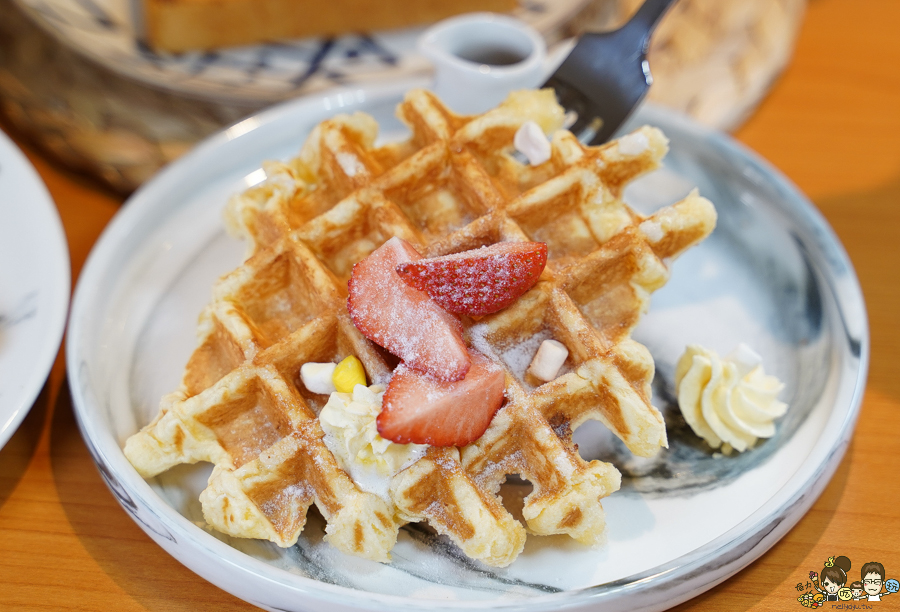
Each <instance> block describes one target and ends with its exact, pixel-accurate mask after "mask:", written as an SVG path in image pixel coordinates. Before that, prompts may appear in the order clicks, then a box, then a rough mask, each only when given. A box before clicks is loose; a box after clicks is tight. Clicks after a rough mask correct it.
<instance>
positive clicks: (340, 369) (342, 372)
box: [331, 355, 366, 393]
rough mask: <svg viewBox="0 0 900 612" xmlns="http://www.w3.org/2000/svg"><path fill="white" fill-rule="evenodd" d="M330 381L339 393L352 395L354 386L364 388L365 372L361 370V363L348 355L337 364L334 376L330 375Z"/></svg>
mask: <svg viewBox="0 0 900 612" xmlns="http://www.w3.org/2000/svg"><path fill="white" fill-rule="evenodd" d="M331 380H332V382H334V387H335V389H337V390H338V392H339V393H353V387H355V386H356V385H363V386H365V384H366V371H365V370H363V365H362V362H360V360H359V359H357V358H356V357H354V356H353V355H350V356H349V357H347V358H346V359H344V360H343V361H342V362H340V363H339V364H337V367H336V368H335V369H334V374H332V375H331Z"/></svg>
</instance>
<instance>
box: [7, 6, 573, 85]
mask: <svg viewBox="0 0 900 612" xmlns="http://www.w3.org/2000/svg"><path fill="white" fill-rule="evenodd" d="M15 1H16V3H17V4H18V5H19V6H21V7H22V8H23V9H25V11H26V12H27V13H28V14H29V15H31V16H32V17H33V18H34V19H35V20H36V21H37V22H38V23H39V24H40V25H41V26H43V27H44V28H45V29H46V30H47V31H49V32H50V33H51V34H53V35H54V36H56V37H57V38H59V39H60V40H62V41H64V42H65V43H67V44H68V45H70V46H71V47H73V48H74V49H76V50H77V51H79V52H81V53H82V54H84V55H86V56H87V57H90V58H92V59H94V60H95V61H97V62H99V63H101V64H103V65H104V66H106V67H107V68H110V69H112V70H115V71H116V72H118V73H120V74H124V75H125V76H128V77H131V78H134V79H137V80H139V81H143V82H145V83H149V84H151V85H154V86H156V87H160V88H163V89H167V90H170V91H175V92H178V93H186V94H190V95H194V96H201V97H203V98H205V99H209V100H213V101H216V102H224V101H227V100H229V99H230V100H236V101H244V102H248V101H250V102H273V101H277V100H284V99H287V98H293V97H296V96H298V95H302V94H307V93H310V92H313V91H321V90H323V89H326V88H332V87H335V86H353V85H364V84H372V83H375V82H382V81H387V80H397V79H401V78H410V77H413V76H420V77H422V76H425V75H428V74H430V72H431V64H430V63H429V62H428V61H427V60H426V59H425V58H424V57H422V56H421V55H420V54H419V53H418V52H417V51H416V39H417V38H418V36H419V34H421V32H422V31H423V29H422V28H407V29H401V30H392V31H387V32H375V33H372V34H364V35H348V36H340V37H337V38H334V39H332V38H307V39H300V40H293V41H282V42H278V43H271V44H265V45H249V46H243V47H232V48H227V49H221V50H218V51H214V52H208V53H207V52H202V53H201V52H195V53H179V54H171V53H155V52H153V51H152V50H151V49H150V48H149V47H147V45H146V44H144V43H143V42H142V40H141V23H140V17H138V16H137V15H136V8H135V7H138V6H139V5H140V3H139V2H134V1H133V0H15ZM585 2H586V0H527V1H523V2H521V3H520V7H519V8H518V9H517V10H516V11H515V12H514V15H515V16H516V17H518V18H520V19H522V20H523V21H525V22H527V23H528V24H530V25H532V26H534V27H535V28H536V29H537V30H538V31H539V32H541V33H542V34H550V33H551V32H552V31H554V30H555V29H557V28H559V27H561V26H562V25H563V24H564V23H565V22H566V21H567V20H568V19H570V18H571V17H572V16H573V15H574V14H575V13H576V12H577V11H578V9H580V8H581V7H583V6H584V4H585Z"/></svg>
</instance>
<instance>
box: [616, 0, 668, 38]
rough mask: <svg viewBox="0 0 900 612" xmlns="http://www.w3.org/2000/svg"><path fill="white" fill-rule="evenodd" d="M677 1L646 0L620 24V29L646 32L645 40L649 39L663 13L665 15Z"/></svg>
mask: <svg viewBox="0 0 900 612" xmlns="http://www.w3.org/2000/svg"><path fill="white" fill-rule="evenodd" d="M677 1H678V0H646V1H645V2H644V3H643V4H642V5H641V8H639V9H638V10H637V12H636V13H635V14H634V15H632V17H631V19H629V20H628V23H626V24H625V25H624V26H622V28H621V29H622V30H625V29H629V30H637V31H643V32H646V33H647V34H646V36H647V40H649V39H650V34H652V33H653V30H655V29H656V26H657V24H658V23H659V21H660V20H661V19H662V17H663V15H665V14H666V12H667V11H668V10H669V9H670V8H671V7H672V5H673V4H675V3H676V2H677Z"/></svg>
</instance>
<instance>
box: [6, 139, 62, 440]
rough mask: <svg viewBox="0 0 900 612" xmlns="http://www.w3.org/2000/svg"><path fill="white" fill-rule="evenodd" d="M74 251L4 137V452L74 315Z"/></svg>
mask: <svg viewBox="0 0 900 612" xmlns="http://www.w3.org/2000/svg"><path fill="white" fill-rule="evenodd" d="M69 287H70V285H69V248H68V245H67V244H66V236H65V234H64V233H63V229H62V224H61V223H60V221H59V215H58V214H57V212H56V206H55V205H54V204H53V200H52V199H51V198H50V194H49V193H48V192H47V188H46V187H45V186H44V183H42V182H41V179H40V177H39V176H38V173H37V172H36V171H35V169H34V168H33V167H32V165H31V164H30V163H29V162H28V160H27V159H26V158H25V155H23V154H22V152H21V151H20V150H19V149H18V148H17V147H16V145H15V144H13V142H12V141H11V140H10V139H9V138H8V137H7V136H6V134H4V133H3V132H0V448H2V447H3V445H4V444H6V442H7V440H9V438H10V436H12V435H13V433H14V432H15V431H16V428H17V427H18V426H19V423H21V422H22V419H24V418H25V415H26V414H28V411H29V410H30V409H31V405H32V404H33V403H34V400H35V399H36V398H37V396H38V393H40V391H41V388H42V387H43V386H44V382H45V381H46V379H47V374H48V373H49V372H50V368H51V366H52V365H53V360H54V358H55V357H56V352H57V351H58V350H59V343H60V341H61V340H62V334H63V328H64V326H65V322H66V311H67V309H68V307H69Z"/></svg>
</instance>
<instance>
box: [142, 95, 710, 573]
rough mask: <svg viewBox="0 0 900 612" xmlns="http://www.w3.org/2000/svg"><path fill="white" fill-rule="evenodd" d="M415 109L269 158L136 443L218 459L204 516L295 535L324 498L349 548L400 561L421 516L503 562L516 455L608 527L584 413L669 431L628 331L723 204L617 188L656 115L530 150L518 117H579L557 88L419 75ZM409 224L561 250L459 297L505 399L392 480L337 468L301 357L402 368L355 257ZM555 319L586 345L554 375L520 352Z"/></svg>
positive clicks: (655, 442)
mask: <svg viewBox="0 0 900 612" xmlns="http://www.w3.org/2000/svg"><path fill="white" fill-rule="evenodd" d="M398 115H399V116H400V118H401V119H403V120H404V122H405V123H406V124H407V125H408V126H409V127H410V128H411V130H412V136H411V137H410V139H409V140H408V141H405V142H402V143H399V144H392V145H388V146H384V147H379V148H376V147H374V144H373V143H374V140H375V137H376V132H377V125H376V124H375V122H374V120H372V119H371V118H370V117H368V116H366V115H363V114H360V113H357V114H354V115H352V116H346V115H343V116H339V117H336V118H334V119H332V120H329V121H325V122H324V123H322V124H321V125H320V126H319V127H317V128H316V129H315V130H314V131H313V133H312V134H311V135H310V137H309V140H308V141H307V143H306V144H305V145H304V147H303V149H302V151H301V153H300V155H299V156H298V157H297V158H296V159H294V160H292V161H290V162H288V163H271V164H268V165H266V166H265V169H266V172H267V175H268V178H267V180H266V182H264V183H263V184H261V185H260V186H258V187H255V188H252V189H250V190H248V191H247V192H245V193H244V194H241V195H239V196H237V197H235V198H234V199H233V200H232V202H231V203H230V204H229V206H228V210H227V214H226V222H227V224H228V226H229V228H230V229H231V230H232V231H233V232H235V233H237V234H239V235H241V236H244V237H246V238H247V239H248V240H249V243H250V253H251V255H250V257H249V258H248V259H247V261H246V262H245V263H244V264H243V265H242V266H241V267H240V268H238V269H237V270H236V271H234V272H232V273H231V274H229V275H227V276H225V277H223V278H222V279H221V280H220V281H219V282H218V284H217V285H216V288H215V290H214V300H213V303H212V304H211V305H210V306H209V307H207V308H206V310H205V311H204V313H203V315H202V316H201V324H200V344H199V346H198V348H197V349H196V351H195V352H194V354H193V355H192V356H191V358H190V361H189V362H188V365H187V367H186V370H185V375H184V380H183V384H182V386H181V388H180V389H179V390H178V391H176V392H175V393H173V394H171V395H169V396H167V397H166V398H164V399H163V402H162V407H161V411H160V415H159V416H158V417H157V418H156V419H155V420H154V421H153V422H152V423H150V424H149V425H148V426H147V427H145V428H144V429H143V430H142V431H141V432H139V433H138V434H135V435H134V436H132V437H131V438H130V439H129V440H128V442H127V444H126V447H125V453H126V455H127V456H128V458H129V460H130V461H131V462H132V463H133V464H134V466H135V467H136V468H137V469H138V471H139V472H140V473H141V474H142V475H144V476H145V477H151V476H153V475H155V474H158V473H160V472H162V471H163V470H165V469H168V468H169V467H171V466H173V465H176V464H178V463H185V462H196V461H210V462H213V463H215V464H216V467H215V470H214V471H213V475H212V476H211V478H210V481H209V487H208V488H207V489H206V490H205V491H204V492H203V494H202V496H201V502H202V505H203V509H204V515H205V517H206V520H207V522H209V523H210V524H211V525H212V526H213V527H215V528H216V529H219V530H221V531H223V532H225V533H228V534H231V535H234V536H241V537H254V538H263V539H268V540H271V541H273V542H275V543H277V544H278V545H280V546H289V545H291V544H293V543H294V542H296V540H297V537H298V535H299V533H300V531H301V530H302V528H303V525H304V522H305V517H306V511H307V509H308V507H309V506H310V505H311V504H312V503H315V504H316V506H317V507H318V508H319V509H320V511H321V512H322V514H323V515H324V516H325V518H326V520H327V523H328V525H327V528H326V533H327V535H326V539H327V540H328V541H329V542H331V543H332V544H333V545H335V546H336V547H338V548H339V549H340V550H342V551H345V552H348V553H352V554H356V555H360V556H363V557H367V558H370V559H375V560H382V561H383V560H387V559H388V558H389V556H388V553H389V551H390V549H391V547H392V546H393V545H394V543H395V541H396V538H397V530H398V527H399V525H401V524H402V523H403V522H407V521H423V520H425V521H428V523H429V524H430V525H431V526H432V527H434V529H436V530H437V531H438V532H439V533H441V534H445V535H447V536H448V537H449V538H450V539H451V540H452V541H453V542H455V543H456V544H457V545H458V546H459V547H460V548H461V549H462V550H463V552H465V554H467V555H468V556H470V557H472V558H475V559H478V560H481V561H483V562H484V563H487V564H489V565H496V566H504V565H507V564H509V563H511V562H512V561H513V560H514V559H515V557H516V556H517V555H518V554H519V552H520V551H521V550H522V547H523V546H524V541H525V528H524V527H523V526H522V525H521V524H520V523H519V522H518V521H516V520H515V519H514V518H513V517H512V516H511V515H510V514H509V513H508V512H507V511H506V510H505V509H504V507H503V505H502V504H501V503H500V500H499V499H498V497H497V492H498V490H499V487H500V484H501V483H502V482H503V480H504V479H505V478H506V477H507V476H508V475H511V474H518V475H521V476H522V477H523V478H525V479H527V480H528V481H530V482H531V483H532V485H533V491H532V493H531V494H530V495H529V496H528V497H527V498H526V499H525V503H524V509H523V517H524V519H525V522H526V525H527V528H528V530H529V531H530V532H532V533H535V534H556V533H565V534H569V535H570V536H572V537H573V538H575V539H576V540H578V541H580V542H584V543H586V544H595V543H598V542H601V541H602V540H603V538H604V534H605V531H604V526H605V519H604V514H603V511H602V508H601V505H600V502H599V500H600V499H601V498H603V497H605V496H606V495H609V494H610V493H612V492H613V491H615V490H617V489H618V487H619V481H620V476H619V473H618V471H617V470H616V469H615V468H614V467H613V466H611V465H609V464H606V463H602V462H599V461H590V462H586V461H584V460H582V459H581V457H580V456H579V455H578V453H577V448H576V447H575V445H574V444H573V443H572V439H571V435H572V432H573V430H575V429H576V428H577V427H578V426H579V425H581V424H582V423H583V422H584V421H586V420H588V419H596V420H599V421H601V422H603V423H604V424H605V425H607V427H609V428H610V429H611V430H612V431H613V432H614V433H615V434H616V435H617V436H618V437H619V438H621V439H622V440H623V441H624V442H625V444H626V445H627V446H628V448H629V449H631V451H632V452H634V453H635V454H637V455H640V456H645V457H646V456H652V455H653V454H655V453H656V452H657V451H658V450H659V448H660V447H662V446H665V445H666V431H665V424H664V422H663V419H662V416H661V415H660V413H659V411H658V410H657V409H656V408H654V407H653V405H652V404H651V402H650V381H651V380H652V378H653V372H654V364H653V360H652V358H651V356H650V354H649V352H648V351H647V350H646V348H644V347H643V346H642V345H640V344H638V343H637V342H634V341H633V340H631V338H630V334H631V330H632V329H633V328H634V326H635V325H636V324H637V321H638V318H639V317H640V314H641V313H642V312H644V311H645V310H646V308H647V306H648V300H649V295H650V293H651V292H652V291H654V290H656V289H658V288H659V287H661V286H662V285H663V284H664V283H665V282H666V280H667V278H668V263H669V262H670V261H671V260H672V258H674V257H676V256H677V255H678V254H680V253H681V252H682V251H683V250H685V249H686V248H688V247H690V246H691V245H693V244H695V243H697V242H699V241H700V240H702V239H703V238H704V237H705V236H707V235H708V234H709V233H710V232H711V231H712V229H713V226H714V225H715V218H716V215H715V210H714V209H713V207H712V205H711V204H710V203H709V202H708V201H706V200H705V199H703V198H700V197H699V196H697V195H696V194H691V195H690V196H688V197H687V198H685V199H684V200H682V201H681V202H678V203H676V204H674V205H672V206H670V207H668V208H664V209H662V210H660V211H659V212H657V213H656V214H654V215H653V216H651V217H649V218H647V217H644V216H642V215H639V214H638V213H636V212H634V211H633V210H631V209H630V208H629V207H628V206H627V205H626V204H625V203H624V202H623V201H622V190H623V189H624V186H625V185H626V184H627V183H628V182H629V181H631V180H632V179H634V178H635V177H637V176H639V175H641V174H643V173H646V172H648V171H650V170H652V169H654V168H656V167H657V166H658V165H659V162H660V160H661V159H662V157H663V156H664V155H665V152H666V150H667V141H666V139H665V137H664V136H663V135H662V133H661V132H659V130H656V129H654V128H649V127H644V128H641V129H640V130H638V131H637V132H635V133H634V134H632V135H629V136H627V137H626V138H625V139H622V140H620V141H615V142H611V143H609V144H607V145H604V146H602V147H597V148H587V147H584V146H582V145H581V144H580V143H579V142H578V141H577V140H576V139H575V138H574V137H573V136H572V135H571V134H569V133H568V132H566V131H556V132H555V134H554V136H553V140H552V156H551V159H550V160H549V161H547V162H545V163H543V164H540V165H537V166H533V167H532V166H527V165H522V164H521V163H520V162H518V161H517V160H516V159H515V158H514V157H512V156H511V155H510V153H511V152H512V141H513V136H514V134H515V132H516V131H517V129H518V128H519V126H521V125H522V123H523V122H525V121H526V120H532V121H536V122H537V123H539V124H540V125H541V127H542V128H544V130H545V131H552V130H553V129H555V128H556V127H558V126H559V124H560V123H561V122H562V118H563V113H562V109H561V108H560V107H559V106H558V105H557V104H556V101H555V98H554V96H553V93H552V92H551V91H542V92H519V93H517V94H514V95H513V96H511V97H510V99H509V100H508V101H507V102H506V103H504V104H503V105H501V106H500V107H498V108H497V109H495V110H493V111H490V112H488V113H486V114H484V115H481V116H478V117H460V116H456V115H454V114H452V113H451V112H449V111H448V110H447V109H446V108H444V107H443V106H442V105H441V104H440V102H439V101H438V100H437V99H435V98H434V96H433V95H431V94H429V93H428V92H424V91H413V92H410V93H409V94H408V95H407V97H406V99H405V100H404V101H403V103H402V104H400V106H399V108H398ZM392 236H399V237H401V238H404V239H406V240H408V241H409V242H411V243H413V244H414V245H415V246H416V247H417V248H418V250H419V251H420V252H422V253H423V254H424V255H427V256H436V255H444V254H449V253H454V252H459V251H462V250H467V249H471V248H476V247H479V246H482V245H487V244H492V243H495V242H498V241H510V240H536V241H542V242H546V243H547V245H548V248H549V259H548V264H547V268H546V269H545V271H544V273H543V274H542V276H541V279H540V281H539V282H538V283H537V285H535V286H534V287H533V288H532V289H531V290H529V291H528V292H527V293H526V294H525V295H523V296H522V297H521V298H520V299H519V300H518V301H517V302H516V303H514V304H513V305H512V306H510V307H508V308H506V309H504V310H502V311H500V312H498V313H496V314H493V315H489V316H486V317H483V318H481V319H480V320H478V321H475V320H472V319H469V318H467V317H463V319H464V321H463V324H464V327H465V336H466V339H467V341H468V343H469V344H470V345H471V346H473V347H474V348H476V349H477V350H479V351H481V352H482V353H484V354H485V355H487V356H488V357H490V358H491V359H493V360H494V361H496V362H497V363H498V364H500V365H501V366H503V367H504V368H505V370H506V401H505V403H504V405H503V407H502V408H501V409H500V411H499V412H498V413H497V415H496V417H495V418H494V420H493V422H492V423H491V425H490V427H489V428H488V430H487V432H486V433H485V434H484V435H483V436H482V437H481V438H480V439H479V440H478V441H476V442H475V443H473V444H470V445H469V446H467V447H465V448H462V449H456V448H431V449H430V450H429V451H428V452H427V453H426V454H425V456H424V457H423V458H421V459H419V460H418V461H416V462H415V463H414V464H412V465H411V466H409V467H407V468H406V469H405V470H402V471H401V472H399V473H398V474H397V475H396V476H394V478H393V479H392V481H391V483H390V499H389V500H386V499H383V498H381V497H379V496H377V495H375V494H373V493H367V492H365V491H363V490H361V489H360V488H359V487H358V486H357V485H356V484H354V482H353V481H352V480H351V479H350V478H349V477H348V476H347V475H346V474H345V473H344V472H343V471H342V470H341V469H340V467H339V465H338V464H337V462H336V460H335V458H334V456H333V455H332V454H331V453H330V452H329V450H328V448H327V447H326V446H325V444H324V442H323V440H322V437H323V432H322V429H321V427H320V426H319V423H318V421H317V419H316V418H315V415H316V414H317V412H318V410H320V409H321V407H322V405H323V404H324V403H325V401H326V400H327V397H325V396H322V395H316V394H314V393H311V392H309V391H308V390H307V389H306V388H305V387H304V385H303V384H302V383H301V382H300V380H299V369H300V366H301V365H302V364H304V363H306V362H310V361H312V362H326V361H339V360H341V359H342V358H344V357H346V356H347V355H356V356H357V357H359V359H360V360H361V361H362V363H363V365H364V366H365V369H366V371H367V373H368V376H369V380H370V381H372V382H380V383H384V382H386V381H387V380H389V378H390V373H391V371H392V370H393V367H394V366H395V365H396V363H397V360H396V358H393V357H392V356H390V355H388V354H387V353H386V352H385V351H383V350H382V349H380V348H379V347H377V346H375V345H374V344H372V343H370V342H369V341H368V340H366V339H365V338H364V337H363V336H362V335H361V334H360V333H359V332H358V331H357V330H356V328H355V327H354V326H353V325H352V323H351V322H350V320H349V316H348V315H347V312H346V305H345V299H346V294H347V289H346V287H347V280H348V278H349V276H350V272H351V268H352V266H353V264H354V263H356V262H357V261H359V260H360V259H362V258H363V257H365V256H366V255H368V254H369V253H370V252H372V251H373V250H374V249H376V248H377V247H378V246H380V245H381V244H382V243H384V242H385V241H386V240H388V239H389V238H391V237H392ZM546 338H554V339H556V340H558V341H560V342H562V343H563V344H564V345H565V346H566V347H567V348H568V350H569V357H568V359H567V361H566V363H565V365H564V366H563V370H562V374H561V375H560V376H559V377H557V378H556V379H555V380H553V381H551V382H548V383H544V384H540V381H537V380H534V379H532V378H531V377H530V375H527V374H526V373H525V369H526V367H527V365H528V362H529V361H530V359H531V356H532V355H533V354H534V352H535V350H536V349H537V347H538V345H539V344H540V342H541V340H543V339H546Z"/></svg>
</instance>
